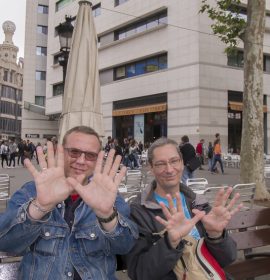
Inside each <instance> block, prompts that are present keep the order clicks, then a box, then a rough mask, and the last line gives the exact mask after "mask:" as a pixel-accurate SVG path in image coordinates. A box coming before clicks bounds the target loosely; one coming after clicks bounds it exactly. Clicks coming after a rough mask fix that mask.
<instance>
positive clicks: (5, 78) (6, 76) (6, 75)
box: [3, 70, 8, 82]
mask: <svg viewBox="0 0 270 280" xmlns="http://www.w3.org/2000/svg"><path fill="white" fill-rule="evenodd" d="M3 80H4V81H5V82H7V81H8V70H4V77H3Z"/></svg>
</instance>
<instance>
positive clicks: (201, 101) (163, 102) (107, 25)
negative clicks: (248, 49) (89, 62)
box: [45, 0, 270, 152]
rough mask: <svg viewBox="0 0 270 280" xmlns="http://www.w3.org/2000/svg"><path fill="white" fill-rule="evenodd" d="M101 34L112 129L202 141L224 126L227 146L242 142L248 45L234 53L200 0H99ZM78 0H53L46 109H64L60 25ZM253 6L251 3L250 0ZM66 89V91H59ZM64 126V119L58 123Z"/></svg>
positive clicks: (268, 61)
mask: <svg viewBox="0 0 270 280" xmlns="http://www.w3.org/2000/svg"><path fill="white" fill-rule="evenodd" d="M92 4H93V14H94V16H95V23H96V30H97V35H98V42H99V70H100V80H101V98H102V109H103V115H104V127H105V135H106V136H108V135H111V136H113V137H117V138H119V139H120V140H121V139H123V138H124V137H134V138H135V139H137V140H141V141H143V142H151V141H153V140H154V139H156V138H158V137H160V136H169V137H170V138H173V139H175V140H176V141H178V142H180V139H181V136H183V135H188V136H189V138H190V140H191V142H192V143H193V144H196V143H197V142H199V140H200V139H201V138H204V139H205V141H206V142H207V141H213V139H214V134H215V133H217V132H218V133H220V134H221V139H222V144H223V147H224V152H226V151H227V150H228V149H230V150H232V151H234V152H237V151H238V150H239V149H240V139H241V118H242V113H241V112H242V91H243V57H242V56H241V53H242V50H243V45H242V44H241V43H240V44H239V52H238V53H237V54H236V55H234V56H230V57H228V56H227V55H226V54H225V53H224V49H225V45H224V44H222V43H221V42H220V40H219V39H218V38H217V37H216V36H213V35H212V31H211V27H210V25H211V21H210V20H209V18H208V17H207V15H206V14H200V13H199V10H200V5H201V1H200V0H194V1H190V0H183V1H179V0H170V1H165V0H147V1H143V0H136V1H135V0H125V1H124V0H121V1H120V0H101V1H100V0H99V1H98V0H95V1H92ZM269 10H270V3H267V11H268V12H267V18H266V33H265V43H264V53H265V56H264V57H265V58H264V66H265V68H264V70H265V72H264V104H265V120H264V122H265V131H264V132H265V151H266V152H267V147H268V146H269V125H270V122H269V121H270V119H269V114H268V113H267V108H268V104H269V101H270V100H269V98H270V80H269V74H270V69H269V65H270V14H269ZM77 11H78V1H74V0H58V1H56V0H49V16H48V37H47V46H48V49H47V52H48V54H47V68H46V69H47V73H46V107H45V108H46V115H48V116H57V115H59V114H60V113H61V110H62V95H61V93H62V92H63V90H61V88H62V89H63V85H61V83H62V67H60V66H59V64H58V62H57V56H58V55H59V48H60V47H59V42H58V36H57V34H56V31H55V27H56V26H58V25H59V23H61V22H64V18H65V15H71V16H75V15H76V13H77ZM243 13H245V8H243ZM59 93H60V94H59ZM55 133H57V127H56V130H55Z"/></svg>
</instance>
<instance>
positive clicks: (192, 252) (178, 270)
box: [174, 235, 226, 280]
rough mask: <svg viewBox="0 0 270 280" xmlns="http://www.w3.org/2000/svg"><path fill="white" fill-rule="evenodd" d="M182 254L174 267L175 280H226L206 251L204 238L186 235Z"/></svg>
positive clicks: (222, 271) (220, 269)
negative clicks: (198, 238) (197, 238)
mask: <svg viewBox="0 0 270 280" xmlns="http://www.w3.org/2000/svg"><path fill="white" fill-rule="evenodd" d="M183 242H185V246H184V250H183V254H182V256H181V258H180V259H179V260H178V261H177V263H176V265H175V267H174V273H175V274H176V277H177V280H184V279H186V280H226V275H225V272H224V270H223V269H222V268H221V267H220V265H219V263H218V262H217V261H216V260H215V258H214V257H213V256H212V254H211V253H210V252H209V250H208V249H207V246H206V244H205V240H204V238H201V239H200V240H198V241H197V240H196V239H194V238H193V237H192V236H190V235H188V236H186V237H185V238H184V239H183Z"/></svg>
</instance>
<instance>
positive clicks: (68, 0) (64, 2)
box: [55, 0, 74, 12]
mask: <svg viewBox="0 0 270 280" xmlns="http://www.w3.org/2000/svg"><path fill="white" fill-rule="evenodd" d="M73 1H74V0H59V1H57V2H56V4H55V10H56V12H58V11H59V10H61V9H63V8H64V7H65V6H67V5H68V4H69V3H71V2H73Z"/></svg>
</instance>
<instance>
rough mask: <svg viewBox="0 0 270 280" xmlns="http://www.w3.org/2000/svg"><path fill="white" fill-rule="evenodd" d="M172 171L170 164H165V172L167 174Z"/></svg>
mask: <svg viewBox="0 0 270 280" xmlns="http://www.w3.org/2000/svg"><path fill="white" fill-rule="evenodd" d="M173 170H174V169H173V167H172V166H171V164H170V163H169V162H167V165H166V171H167V172H171V171H173Z"/></svg>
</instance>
